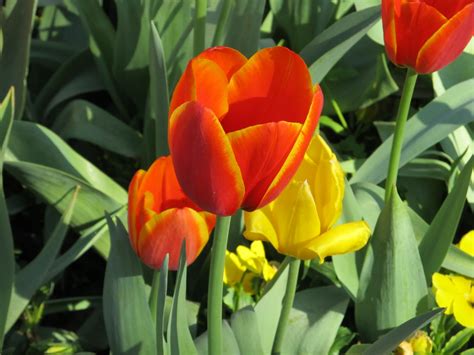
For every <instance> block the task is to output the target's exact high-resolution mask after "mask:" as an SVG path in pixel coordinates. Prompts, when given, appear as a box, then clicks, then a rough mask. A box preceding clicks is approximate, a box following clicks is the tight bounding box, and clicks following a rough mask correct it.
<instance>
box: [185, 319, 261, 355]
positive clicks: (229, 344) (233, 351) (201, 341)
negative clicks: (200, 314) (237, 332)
mask: <svg viewBox="0 0 474 355" xmlns="http://www.w3.org/2000/svg"><path fill="white" fill-rule="evenodd" d="M222 341H223V343H224V349H223V351H222V355H246V354H244V353H241V352H240V350H239V345H238V343H237V340H236V339H235V336H234V333H233V332H232V328H231V327H230V326H229V323H227V320H225V319H224V320H223V321H222ZM194 343H195V345H196V349H197V353H198V354H199V355H208V354H209V351H208V340H207V332H205V333H203V334H201V335H200V336H199V337H197V338H196V340H195V341H194ZM252 355H253V354H252Z"/></svg>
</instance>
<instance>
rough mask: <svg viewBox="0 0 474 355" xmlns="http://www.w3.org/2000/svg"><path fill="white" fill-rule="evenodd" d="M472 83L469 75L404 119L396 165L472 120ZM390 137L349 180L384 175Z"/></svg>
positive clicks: (377, 178) (375, 180)
mask: <svg viewBox="0 0 474 355" xmlns="http://www.w3.org/2000/svg"><path fill="white" fill-rule="evenodd" d="M473 85H474V79H471V80H467V81H464V82H462V83H460V84H457V85H455V86H453V87H452V88H450V89H449V90H447V91H446V92H445V93H444V94H443V95H441V96H440V97H438V98H436V99H434V100H433V101H432V102H431V103H429V104H428V105H427V106H425V107H424V108H423V109H421V110H420V111H419V112H418V113H416V114H415V115H414V116H413V117H411V118H410V119H409V120H408V122H407V126H406V130H405V132H406V133H405V139H404V143H403V148H402V154H401V159H400V167H402V166H404V165H405V164H406V163H407V162H409V161H410V160H412V159H413V158H415V157H416V156H418V155H419V154H421V153H422V152H423V151H425V150H426V149H428V148H429V147H431V146H432V145H434V144H436V143H438V142H439V141H440V140H442V139H443V138H445V137H446V136H447V135H448V134H449V133H451V132H452V131H454V130H455V129H456V128H458V127H460V126H462V125H465V124H467V123H469V122H472V121H474V104H473V103H474V97H473V96H472V95H471V88H472V86H473ZM392 140H393V136H391V137H390V138H389V139H387V140H386V141H384V142H383V143H382V145H380V146H379V147H378V148H377V150H376V151H375V152H374V153H372V155H371V156H370V157H369V158H368V159H367V160H366V161H365V163H364V164H363V165H362V166H361V167H360V168H359V170H357V172H356V173H355V174H354V176H353V177H352V179H351V183H355V182H362V181H364V182H373V183H379V182H381V181H383V180H384V179H385V178H386V176H387V169H388V161H389V156H390V149H391V146H392Z"/></svg>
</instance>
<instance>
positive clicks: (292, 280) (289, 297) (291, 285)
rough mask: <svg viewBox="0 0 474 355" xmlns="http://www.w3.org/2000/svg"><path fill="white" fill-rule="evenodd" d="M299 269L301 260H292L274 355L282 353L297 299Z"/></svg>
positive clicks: (274, 344)
mask: <svg viewBox="0 0 474 355" xmlns="http://www.w3.org/2000/svg"><path fill="white" fill-rule="evenodd" d="M299 269H300V260H299V259H293V260H291V261H290V271H289V274H288V281H287V283H286V291H285V296H284V297H283V307H282V309H281V314H280V319H279V320H278V327H277V331H276V335H275V340H274V342H273V349H272V354H280V353H281V346H282V344H283V337H284V336H285V331H286V326H287V325H288V318H289V316H290V311H291V307H293V300H294V299H295V292H296V285H297V283H298V271H299Z"/></svg>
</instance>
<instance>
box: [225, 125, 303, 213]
mask: <svg viewBox="0 0 474 355" xmlns="http://www.w3.org/2000/svg"><path fill="white" fill-rule="evenodd" d="M300 130H301V124H299V123H290V122H283V121H282V122H271V123H266V124H262V125H257V126H252V127H248V128H245V129H242V130H240V131H235V132H231V133H228V134H227V137H228V138H229V141H230V144H231V145H232V149H233V151H234V154H235V158H236V159H237V163H238V164H239V167H240V171H241V172H242V178H243V179H244V183H245V197H244V201H243V203H242V208H243V209H245V210H249V211H251V210H254V209H256V208H257V207H258V206H259V203H260V201H261V199H262V197H263V195H264V194H265V192H266V189H267V188H268V186H269V185H270V184H271V182H272V180H273V179H274V178H275V176H276V175H277V174H278V172H279V170H280V168H281V166H282V165H283V163H284V162H285V160H286V158H287V156H288V154H289V153H290V151H291V149H292V147H293V145H294V144H295V141H296V139H297V137H298V135H299V133H300Z"/></svg>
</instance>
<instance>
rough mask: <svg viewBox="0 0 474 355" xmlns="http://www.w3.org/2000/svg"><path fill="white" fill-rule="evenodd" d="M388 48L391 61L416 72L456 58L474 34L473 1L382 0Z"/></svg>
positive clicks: (442, 65) (428, 71)
mask: <svg viewBox="0 0 474 355" xmlns="http://www.w3.org/2000/svg"><path fill="white" fill-rule="evenodd" d="M382 21H383V29H384V40H385V48H386V51H387V54H388V56H389V58H390V60H391V61H392V62H393V63H395V64H397V65H400V66H407V67H410V68H412V69H413V70H415V71H416V72H417V73H420V74H425V73H432V72H434V71H437V70H439V69H441V68H443V67H444V66H446V65H448V64H449V63H451V62H452V61H453V60H455V59H456V58H457V57H458V56H459V55H460V54H461V52H462V51H463V49H464V48H465V47H466V46H467V44H468V43H469V41H470V39H471V37H472V35H473V33H474V1H473V0H382Z"/></svg>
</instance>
